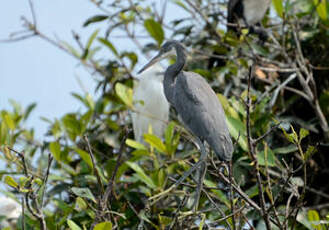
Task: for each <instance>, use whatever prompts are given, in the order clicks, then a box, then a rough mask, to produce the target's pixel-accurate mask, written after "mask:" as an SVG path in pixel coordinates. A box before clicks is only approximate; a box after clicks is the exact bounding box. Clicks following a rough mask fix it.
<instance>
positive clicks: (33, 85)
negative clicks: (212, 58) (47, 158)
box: [0, 0, 186, 140]
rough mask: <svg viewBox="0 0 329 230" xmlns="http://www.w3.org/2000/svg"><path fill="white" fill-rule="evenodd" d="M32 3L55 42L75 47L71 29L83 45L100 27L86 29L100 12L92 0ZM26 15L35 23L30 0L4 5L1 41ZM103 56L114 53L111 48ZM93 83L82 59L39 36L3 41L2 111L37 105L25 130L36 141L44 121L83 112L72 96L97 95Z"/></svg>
mask: <svg viewBox="0 0 329 230" xmlns="http://www.w3.org/2000/svg"><path fill="white" fill-rule="evenodd" d="M149 1H150V2H157V3H158V4H159V5H158V7H159V6H160V5H161V4H162V3H163V1H164V0H159V1H158V0H149ZM150 2H148V3H150ZM169 2H170V1H169ZM33 4H34V9H35V13H36V17H37V26H38V29H39V30H40V31H41V32H42V33H44V34H46V35H47V36H49V37H51V38H59V39H60V40H63V41H66V42H68V43H69V44H76V43H75V41H74V40H73V38H72V30H73V31H75V32H76V33H78V34H79V35H81V40H82V41H86V40H87V39H88V37H89V36H90V35H91V33H92V32H93V31H94V30H95V29H97V24H95V26H90V27H83V26H82V25H83V23H84V21H85V20H86V19H87V18H89V17H91V16H94V15H97V14H100V13H101V12H100V11H99V9H97V7H95V6H94V5H93V4H92V3H90V1H89V0H69V1H68V0H56V1H44V0H33ZM177 15H179V16H180V17H184V16H185V15H186V13H185V12H184V11H183V10H182V9H180V8H178V7H177V6H174V5H173V4H168V9H167V14H166V20H172V19H175V18H176V19H177ZM22 16H25V17H26V18H28V19H29V20H31V19H32V16H31V11H30V8H29V3H28V0H23V1H22V0H10V1H9V0H8V1H4V2H2V5H1V7H0V41H1V40H3V39H8V37H9V35H10V34H11V33H13V32H17V31H21V30H22V24H23V22H22V20H21V17H22ZM99 27H101V25H99ZM167 34H168V33H167ZM167 37H168V36H167ZM111 41H112V40H111ZM112 42H113V43H114V44H115V46H116V47H117V48H119V50H121V49H125V50H129V49H130V50H134V51H135V50H136V48H135V47H134V45H133V44H132V43H129V42H127V40H125V39H115V41H112ZM105 50H107V49H105ZM101 54H102V55H111V54H110V52H109V51H108V50H107V52H106V51H102V53H101ZM141 56H142V55H141ZM107 57H109V56H107ZM140 61H141V62H143V63H138V65H137V66H141V65H143V64H145V62H146V59H145V58H141V59H140ZM78 79H79V80H78ZM79 82H80V83H82V84H83V87H81V84H80V83H79ZM95 85H96V83H95V81H94V80H93V78H92V76H91V75H90V73H88V72H87V71H86V70H85V69H84V68H83V67H82V66H81V65H79V61H78V60H76V59H74V58H73V57H71V56H70V55H68V54H66V53H65V52H63V51H62V50H59V49H58V48H56V47H54V46H52V45H51V44H49V43H47V42H45V41H43V40H41V39H40V38H38V37H33V38H29V39H27V40H23V41H19V42H13V43H8V42H6V43H3V42H0V110H2V109H7V110H11V108H12V107H11V105H10V103H9V100H10V99H13V100H15V101H16V102H18V103H19V104H21V105H22V106H23V108H26V107H27V106H28V105H29V104H31V103H33V102H36V103H37V107H36V108H35V110H34V111H33V112H32V114H31V115H30V117H29V119H28V121H27V124H26V126H27V127H33V128H35V133H36V137H37V138H38V139H40V140H41V139H42V137H43V135H44V134H45V133H46V131H47V128H48V123H46V122H44V121H42V120H41V119H40V117H46V118H48V119H50V120H54V119H55V118H60V117H61V116H62V115H64V114H65V113H68V112H74V111H77V110H79V109H82V108H83V105H82V104H81V103H80V102H79V101H77V100H76V99H75V98H73V97H72V96H71V93H72V92H75V93H79V94H84V93H85V90H86V91H87V92H88V93H91V94H92V95H94V89H95Z"/></svg>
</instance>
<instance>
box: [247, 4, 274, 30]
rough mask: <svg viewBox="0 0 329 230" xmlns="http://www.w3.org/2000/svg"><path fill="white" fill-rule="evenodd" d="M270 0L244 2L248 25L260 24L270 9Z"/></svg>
mask: <svg viewBox="0 0 329 230" xmlns="http://www.w3.org/2000/svg"><path fill="white" fill-rule="evenodd" d="M269 3H270V0H244V2H243V16H244V18H245V20H246V21H247V23H248V25H254V24H256V23H258V22H260V21H261V20H262V19H263V17H264V15H265V13H266V11H267V8H268V7H269Z"/></svg>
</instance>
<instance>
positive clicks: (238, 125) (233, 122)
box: [226, 116, 248, 151]
mask: <svg viewBox="0 0 329 230" xmlns="http://www.w3.org/2000/svg"><path fill="white" fill-rule="evenodd" d="M226 120H227V125H228V129H229V131H230V134H231V136H232V137H233V138H234V139H235V140H237V139H238V138H239V140H238V143H239V145H240V147H241V148H242V149H243V150H244V151H248V144H247V139H246V128H245V125H244V124H243V123H242V121H240V120H237V119H235V118H233V117H231V116H227V117H226Z"/></svg>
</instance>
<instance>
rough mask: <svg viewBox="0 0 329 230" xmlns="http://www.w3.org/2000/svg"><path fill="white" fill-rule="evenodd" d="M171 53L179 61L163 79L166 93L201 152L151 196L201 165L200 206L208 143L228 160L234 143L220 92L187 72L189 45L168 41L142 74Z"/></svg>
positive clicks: (194, 204) (216, 152)
mask: <svg viewBox="0 0 329 230" xmlns="http://www.w3.org/2000/svg"><path fill="white" fill-rule="evenodd" d="M170 55H176V62H175V63H174V64H172V65H170V66H169V67H168V68H167V69H166V71H165V74H164V80H163V86H164V94H165V96H166V98H167V100H168V101H169V103H170V105H171V106H172V107H173V108H174V109H175V110H176V112H177V114H178V116H179V118H180V120H181V121H182V123H183V125H184V127H185V128H186V129H187V130H189V131H190V132H191V133H192V134H193V136H194V138H195V140H196V143H197V144H198V146H199V148H200V151H201V155H200V159H199V161H198V162H197V163H195V164H194V165H193V166H192V167H191V168H190V169H189V170H188V171H186V172H185V173H184V174H183V176H182V177H181V178H180V179H179V180H177V181H176V182H175V184H174V185H172V186H171V187H170V188H169V189H167V190H166V191H163V192H162V193H159V194H157V195H155V196H153V197H151V198H150V199H151V200H156V199H158V198H160V197H161V196H163V195H165V194H167V193H168V192H170V191H171V190H172V189H174V188H175V187H176V186H178V185H179V184H180V183H182V181H183V180H184V179H185V178H186V177H188V176H189V175H190V174H191V173H192V172H193V171H194V170H196V169H198V168H199V167H200V169H199V181H198V186H197V190H196V198H195V200H194V203H193V206H194V208H197V206H198V202H199V198H200V191H201V188H202V182H203V178H204V176H205V172H206V167H207V166H206V162H205V160H206V156H207V152H206V148H205V146H204V142H206V143H207V144H208V145H209V146H210V148H211V149H213V150H214V152H215V154H216V155H217V157H218V158H219V159H220V160H221V161H224V162H229V161H230V160H231V159H232V153H233V144H232V139H231V137H230V133H229V130H228V126H227V123H226V117H225V113H224V110H223V108H222V105H221V103H220V101H219V100H218V97H217V95H216V93H215V92H214V91H213V89H212V88H211V87H210V85H209V84H208V83H207V81H206V80H205V79H204V78H203V77H201V76H200V75H199V74H197V73H194V72H185V71H183V67H184V65H185V63H186V54H185V48H184V46H183V45H182V44H181V43H180V42H178V41H176V40H169V41H167V42H165V43H164V44H163V45H162V46H161V48H160V51H159V53H158V54H157V55H156V56H155V57H154V58H153V59H151V60H150V61H149V62H148V63H147V64H146V65H145V66H144V67H143V68H142V69H141V70H140V71H139V72H138V73H142V72H143V71H144V70H146V69H147V68H149V67H150V66H152V65H153V64H155V63H157V62H159V61H160V60H162V59H164V58H166V57H168V56H170Z"/></svg>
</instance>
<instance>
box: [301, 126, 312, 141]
mask: <svg viewBox="0 0 329 230" xmlns="http://www.w3.org/2000/svg"><path fill="white" fill-rule="evenodd" d="M309 134H310V132H309V131H308V130H307V129H303V128H301V129H300V130H299V141H301V140H303V139H304V138H305V137H306V136H308V135H309Z"/></svg>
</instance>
